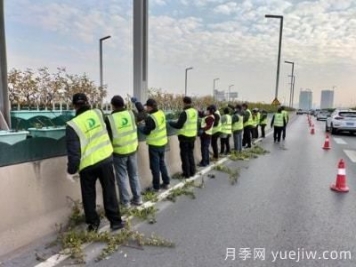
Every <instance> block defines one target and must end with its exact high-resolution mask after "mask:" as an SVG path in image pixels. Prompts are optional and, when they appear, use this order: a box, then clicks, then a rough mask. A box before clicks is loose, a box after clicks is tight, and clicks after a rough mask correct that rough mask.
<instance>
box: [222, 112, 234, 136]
mask: <svg viewBox="0 0 356 267" xmlns="http://www.w3.org/2000/svg"><path fill="white" fill-rule="evenodd" d="M223 117H224V118H225V122H224V123H222V127H221V132H222V133H224V134H232V118H231V115H229V114H225V115H224V116H223Z"/></svg>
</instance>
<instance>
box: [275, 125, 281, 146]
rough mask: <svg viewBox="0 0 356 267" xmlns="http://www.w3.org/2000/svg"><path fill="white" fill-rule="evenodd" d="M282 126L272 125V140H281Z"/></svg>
mask: <svg viewBox="0 0 356 267" xmlns="http://www.w3.org/2000/svg"><path fill="white" fill-rule="evenodd" d="M282 131H283V127H278V126H274V132H273V139H274V142H277V141H278V143H279V142H281V135H282Z"/></svg>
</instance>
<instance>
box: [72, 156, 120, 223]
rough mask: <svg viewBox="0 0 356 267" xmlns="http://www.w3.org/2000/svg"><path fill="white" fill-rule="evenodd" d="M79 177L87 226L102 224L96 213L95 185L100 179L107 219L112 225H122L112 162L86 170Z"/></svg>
mask: <svg viewBox="0 0 356 267" xmlns="http://www.w3.org/2000/svg"><path fill="white" fill-rule="evenodd" d="M79 175H80V186H81V190H82V200H83V207H84V212H85V219H86V222H87V224H92V225H99V223H100V218H99V216H98V214H97V212H96V188H95V184H96V181H97V179H98V178H99V181H100V184H101V187H102V190H103V202H104V209H105V215H106V218H108V220H109V221H110V223H111V224H117V223H121V214H120V209H119V204H118V201H117V196H116V191H115V175H114V169H113V165H112V162H109V163H105V164H102V165H99V166H98V167H94V168H90V169H88V170H86V169H84V170H83V171H81V172H80V174H79Z"/></svg>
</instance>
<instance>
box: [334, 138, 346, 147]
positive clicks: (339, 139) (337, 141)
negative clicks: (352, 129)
mask: <svg viewBox="0 0 356 267" xmlns="http://www.w3.org/2000/svg"><path fill="white" fill-rule="evenodd" d="M333 139H334V141H335V143H336V144H338V145H347V143H346V142H345V141H344V139H342V138H336V137H333Z"/></svg>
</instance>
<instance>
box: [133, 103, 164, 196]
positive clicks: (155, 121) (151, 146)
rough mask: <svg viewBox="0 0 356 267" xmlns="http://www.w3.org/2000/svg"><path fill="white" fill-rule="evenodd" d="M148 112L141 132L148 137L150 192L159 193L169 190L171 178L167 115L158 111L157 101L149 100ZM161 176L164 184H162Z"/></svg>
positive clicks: (147, 104) (140, 127) (140, 128)
mask: <svg viewBox="0 0 356 267" xmlns="http://www.w3.org/2000/svg"><path fill="white" fill-rule="evenodd" d="M145 107H146V111H147V112H148V114H149V116H148V117H147V118H146V120H145V123H144V125H142V126H139V130H140V131H141V132H142V133H143V134H145V135H146V136H147V138H146V143H147V145H148V155H149V160H150V168H151V173H152V187H151V188H149V191H153V192H158V191H159V190H160V189H168V188H169V184H170V177H169V175H168V171H167V166H166V162H165V151H166V146H167V144H168V136H167V125H166V114H164V112H163V111H162V110H160V109H158V106H157V102H156V100H154V99H152V98H150V99H148V100H147V102H146V104H145ZM160 176H162V180H163V183H162V184H160Z"/></svg>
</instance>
